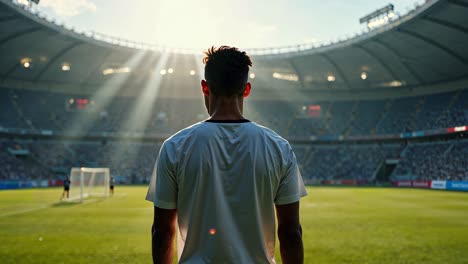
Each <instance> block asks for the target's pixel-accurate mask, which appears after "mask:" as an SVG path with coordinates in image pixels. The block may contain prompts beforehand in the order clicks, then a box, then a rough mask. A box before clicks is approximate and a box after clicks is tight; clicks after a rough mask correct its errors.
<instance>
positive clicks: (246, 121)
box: [204, 119, 250, 123]
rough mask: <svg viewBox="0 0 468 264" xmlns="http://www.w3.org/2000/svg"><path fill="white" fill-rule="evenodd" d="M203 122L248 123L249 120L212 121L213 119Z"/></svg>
mask: <svg viewBox="0 0 468 264" xmlns="http://www.w3.org/2000/svg"><path fill="white" fill-rule="evenodd" d="M204 122H208V123H248V122H250V120H248V119H238V120H213V119H208V120H205V121H204Z"/></svg>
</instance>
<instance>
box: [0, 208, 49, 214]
mask: <svg viewBox="0 0 468 264" xmlns="http://www.w3.org/2000/svg"><path fill="white" fill-rule="evenodd" d="M46 208H49V206H41V207H36V208H29V209H24V210H19V211H15V212H9V213H3V214H0V217H7V216H12V215H20V214H26V213H31V212H34V211H39V210H42V209H46Z"/></svg>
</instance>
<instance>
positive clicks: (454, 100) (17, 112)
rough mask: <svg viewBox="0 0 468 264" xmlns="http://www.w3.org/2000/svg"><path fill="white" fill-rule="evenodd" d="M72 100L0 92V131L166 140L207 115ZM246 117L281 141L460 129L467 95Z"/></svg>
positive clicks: (268, 109) (271, 106)
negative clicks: (76, 105)
mask: <svg viewBox="0 0 468 264" xmlns="http://www.w3.org/2000/svg"><path fill="white" fill-rule="evenodd" d="M74 99H76V96H72V95H65V94H60V93H52V92H44V91H27V90H13V89H5V88H0V108H1V111H0V127H4V128H18V129H44V130H52V131H65V132H70V130H71V129H73V128H75V127H76V126H74V125H75V124H77V123H78V124H80V125H81V126H80V129H83V130H85V131H80V132H83V133H100V132H118V133H134V132H136V133H145V134H158V133H159V134H171V133H173V132H175V131H178V130H180V129H182V128H184V127H186V126H189V125H191V124H193V123H195V122H198V121H200V120H203V119H204V118H206V117H207V114H206V110H205V109H204V106H203V103H202V102H201V99H198V100H196V99H174V98H164V99H162V98H159V99H157V100H156V102H155V103H154V105H153V106H152V107H151V108H149V111H147V112H148V115H149V116H148V117H147V118H143V119H142V118H141V115H138V118H139V119H138V118H137V119H136V120H131V119H132V118H131V113H132V109H133V108H134V107H135V106H136V105H138V102H137V98H134V97H128V96H127V97H124V96H120V97H119V96H116V97H114V98H112V100H110V103H109V104H105V103H102V102H100V101H99V100H98V101H93V100H92V99H89V102H90V104H89V105H88V106H87V107H84V108H80V109H76V108H74V107H69V106H68V102H69V101H70V100H74ZM101 103H102V105H101ZM311 104H313V105H317V106H320V111H318V112H314V114H311V113H310V112H309V110H308V107H309V106H310V105H311ZM245 113H246V116H247V117H249V118H250V119H251V120H252V121H256V122H257V123H259V124H262V125H265V126H267V127H270V128H272V129H273V130H275V131H278V133H279V134H281V135H282V136H285V137H310V136H323V135H343V136H348V135H374V134H399V133H402V132H409V131H419V130H428V129H437V128H448V127H455V126H463V125H467V124H468V89H465V90H459V91H454V92H447V93H441V94H432V95H427V96H414V97H406V98H397V99H388V100H370V101H359V100H353V101H334V102H329V101H322V102H307V101H303V102H288V101H280V100H276V101H261V100H257V101H255V100H253V101H252V100H247V101H246V106H245ZM142 114H143V113H142ZM134 119H135V118H134ZM140 119H141V120H143V121H141V120H140ZM129 120H130V122H129ZM129 124H130V125H129ZM71 132H76V131H71Z"/></svg>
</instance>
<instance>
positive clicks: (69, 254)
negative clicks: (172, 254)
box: [0, 0, 468, 263]
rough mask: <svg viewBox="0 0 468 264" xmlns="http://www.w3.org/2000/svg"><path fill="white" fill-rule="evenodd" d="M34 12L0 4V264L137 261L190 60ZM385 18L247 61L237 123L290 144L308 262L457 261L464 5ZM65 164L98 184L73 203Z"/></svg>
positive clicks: (183, 52) (465, 103)
mask: <svg viewBox="0 0 468 264" xmlns="http://www.w3.org/2000/svg"><path fill="white" fill-rule="evenodd" d="M33 2H36V1H33ZM33 2H30V1H18V0H0V29H1V30H0V58H1V61H0V76H1V77H0V110H1V111H0V209H1V210H0V237H1V238H2V243H1V244H0V256H1V258H2V260H1V261H2V263H129V262H133V263H148V262H150V260H151V248H150V245H151V240H150V228H151V219H152V205H151V204H150V203H148V202H146V201H144V196H145V194H146V190H147V185H148V183H149V180H150V178H151V175H152V172H153V168H154V164H155V161H156V159H157V156H158V152H159V148H160V146H161V144H162V143H163V141H164V140H165V139H167V138H168V137H169V136H171V135H172V134H173V133H175V132H177V131H179V130H181V129H183V128H185V127H187V126H190V125H192V124H194V123H196V122H199V121H202V120H204V119H206V118H208V115H207V113H206V109H205V106H204V103H203V98H202V96H201V93H200V89H199V86H200V80H201V79H203V67H204V65H203V64H202V56H203V53H202V52H198V50H195V51H194V50H190V49H177V48H167V47H162V46H157V45H152V44H146V43H141V42H133V41H128V40H124V39H118V38H114V37H110V36H108V35H105V34H99V33H95V32H81V31H79V30H78V29H75V28H70V27H67V26H65V25H62V24H60V23H59V22H57V21H55V20H53V19H50V18H49V17H47V16H44V15H43V14H42V13H41V12H39V11H38V8H37V7H36V5H40V2H39V1H37V2H39V4H35V3H33ZM382 12H383V13H378V14H374V15H375V16H374V17H371V18H368V23H374V24H378V25H377V26H375V27H372V28H369V29H368V30H365V31H363V32H361V33H359V34H356V35H353V36H350V37H347V38H343V39H340V40H337V41H333V42H327V43H323V44H300V45H294V46H287V47H277V48H258V49H250V50H246V51H247V53H248V54H250V56H251V57H252V59H253V61H254V67H253V68H252V69H251V71H250V76H249V77H250V78H249V81H250V82H251V83H252V86H253V90H252V95H251V96H250V97H249V98H248V100H246V105H245V109H244V112H245V116H247V117H248V118H249V119H250V120H252V121H255V122H256V123H258V124H261V125H264V126H266V127H269V128H271V129H273V130H274V131H276V132H277V133H278V134H279V135H281V136H282V137H284V138H285V139H287V140H288V141H289V142H290V143H291V145H292V147H293V150H294V152H295V155H296V157H297V160H298V162H299V166H300V170H301V174H302V177H303V181H304V182H305V183H306V184H307V185H308V192H309V196H307V197H306V198H305V199H304V201H302V200H301V210H302V211H301V220H302V225H303V230H304V251H305V263H468V260H467V259H468V246H467V245H468V197H467V196H466V195H467V194H466V191H468V169H467V168H468V138H467V136H468V49H467V47H468V15H467V14H468V1H466V0H432V1H429V0H428V1H424V2H422V3H419V4H418V5H416V6H414V9H412V10H409V11H408V12H407V13H405V14H403V15H395V14H394V13H389V11H388V10H387V11H382ZM390 14H391V15H390ZM382 17H383V18H382ZM376 18H377V20H376ZM373 26H374V25H373ZM72 168H89V172H90V173H91V174H92V178H93V179H94V177H96V179H97V180H96V183H95V184H94V183H93V186H92V188H91V187H89V186H88V187H89V188H88V187H86V186H85V187H83V183H81V187H80V185H78V187H75V188H73V186H72V191H78V190H79V189H80V188H81V194H80V193H75V194H74V195H78V196H80V200H81V202H63V201H60V199H59V198H60V195H61V193H62V189H61V188H62V186H63V184H64V180H65V179H66V178H67V177H69V176H71V174H70V173H71V171H72ZM92 168H95V170H96V171H95V170H93V169H92ZM96 168H106V169H107V171H102V170H99V169H96ZM86 173H88V172H86ZM84 174H85V172H83V169H82V170H81V175H80V170H78V172H77V176H76V177H85V176H83V175H84ZM101 174H102V175H103V177H104V178H100V175H101ZM95 175H96V176H95ZM98 175H99V176H98ZM72 176H73V175H72ZM109 177H112V178H114V179H115V182H116V193H115V195H114V196H112V197H110V198H107V199H105V198H102V197H101V196H102V195H104V196H108V193H107V189H108V183H107V185H106V182H108V181H109ZM87 181H88V180H87ZM73 182H74V180H72V184H73ZM89 182H91V180H89ZM83 188H85V189H86V188H88V189H87V190H88V192H89V196H90V197H84V196H83ZM91 189H93V190H92V191H90V190H91ZM91 192H96V193H99V194H100V195H96V196H94V197H93V195H91ZM277 260H280V257H279V253H277Z"/></svg>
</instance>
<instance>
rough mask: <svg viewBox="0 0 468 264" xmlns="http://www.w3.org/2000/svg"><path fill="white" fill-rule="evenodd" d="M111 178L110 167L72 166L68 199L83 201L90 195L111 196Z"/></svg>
mask: <svg viewBox="0 0 468 264" xmlns="http://www.w3.org/2000/svg"><path fill="white" fill-rule="evenodd" d="M109 179H110V171H109V168H72V169H71V171H70V182H71V183H70V198H69V199H68V200H71V201H73V200H80V202H83V199H85V198H87V197H90V196H101V197H107V196H109Z"/></svg>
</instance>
